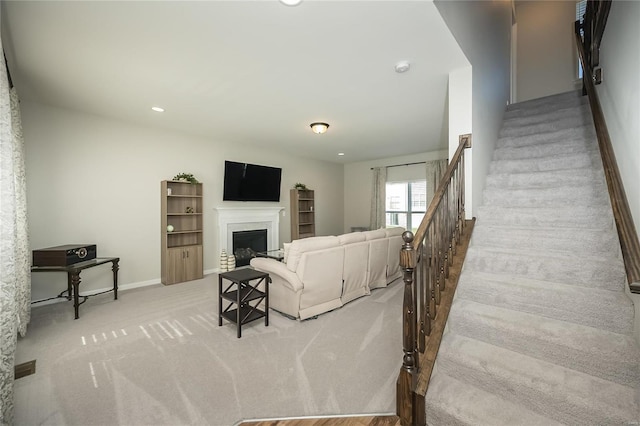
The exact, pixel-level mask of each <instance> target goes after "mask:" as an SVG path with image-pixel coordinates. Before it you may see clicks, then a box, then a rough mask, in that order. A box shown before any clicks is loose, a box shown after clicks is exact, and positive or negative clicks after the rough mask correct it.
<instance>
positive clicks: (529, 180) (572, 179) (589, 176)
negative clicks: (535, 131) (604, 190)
mask: <svg viewBox="0 0 640 426" xmlns="http://www.w3.org/2000/svg"><path fill="white" fill-rule="evenodd" d="M594 182H597V183H602V182H604V175H603V173H602V171H601V170H593V169H592V168H587V167H585V168H582V169H566V170H554V171H544V172H524V173H495V174H492V175H489V176H487V181H486V187H487V188H504V189H515V188H550V187H557V186H579V185H589V184H592V183H594Z"/></svg>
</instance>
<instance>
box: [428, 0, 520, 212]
mask: <svg viewBox="0 0 640 426" xmlns="http://www.w3.org/2000/svg"><path fill="white" fill-rule="evenodd" d="M434 3H435V5H436V7H437V8H438V11H439V12H440V14H441V15H442V17H443V18H444V20H445V22H446V23H447V26H448V27H449V29H450V30H451V32H452V33H453V35H454V37H455V38H456V41H457V42H458V44H459V45H460V47H461V48H462V51H463V52H464V54H465V56H466V57H467V59H468V60H469V62H470V63H471V66H472V72H473V82H472V91H473V113H472V115H473V127H472V133H473V148H472V150H473V155H472V159H471V161H472V168H473V176H472V182H473V183H472V185H473V186H472V187H473V193H472V199H471V203H470V202H469V200H468V199H467V204H466V207H467V209H470V213H471V214H473V212H475V211H476V210H477V208H478V207H479V206H480V205H481V204H482V190H483V189H484V184H485V180H486V175H487V172H488V170H489V163H490V162H491V159H492V158H493V150H494V147H495V144H496V141H497V139H498V132H499V131H500V127H501V126H502V118H503V116H504V111H505V107H506V105H507V101H508V100H509V86H510V51H511V42H510V39H511V8H512V5H511V1H509V0H503V1H435V2H434ZM452 114H454V112H453V111H450V112H449V115H450V119H451V115H452ZM451 137H453V135H451ZM468 211H469V210H468Z"/></svg>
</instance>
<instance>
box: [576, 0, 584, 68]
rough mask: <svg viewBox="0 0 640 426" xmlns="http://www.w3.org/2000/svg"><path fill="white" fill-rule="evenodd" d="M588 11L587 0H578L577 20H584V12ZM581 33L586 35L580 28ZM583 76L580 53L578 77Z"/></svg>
mask: <svg viewBox="0 0 640 426" xmlns="http://www.w3.org/2000/svg"><path fill="white" fill-rule="evenodd" d="M586 11H587V0H579V1H578V2H576V21H580V22H582V20H583V18H584V14H585V12H586ZM580 35H581V36H582V37H584V30H582V29H581V30H580ZM581 78H582V62H581V61H580V55H578V79H581Z"/></svg>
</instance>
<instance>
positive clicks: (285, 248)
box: [282, 243, 291, 263]
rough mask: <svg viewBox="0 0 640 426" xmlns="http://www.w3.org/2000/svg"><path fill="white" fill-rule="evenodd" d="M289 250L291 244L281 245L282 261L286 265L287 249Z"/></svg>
mask: <svg viewBox="0 0 640 426" xmlns="http://www.w3.org/2000/svg"><path fill="white" fill-rule="evenodd" d="M290 248H291V243H283V244H282V251H283V254H282V258H283V259H282V261H283V262H284V263H287V259H289V249H290Z"/></svg>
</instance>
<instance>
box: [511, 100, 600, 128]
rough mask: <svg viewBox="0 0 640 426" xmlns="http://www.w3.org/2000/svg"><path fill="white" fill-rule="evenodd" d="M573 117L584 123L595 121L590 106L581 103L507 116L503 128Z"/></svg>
mask: <svg viewBox="0 0 640 426" xmlns="http://www.w3.org/2000/svg"><path fill="white" fill-rule="evenodd" d="M572 117H573V118H575V119H576V120H578V121H580V122H584V123H588V122H593V116H592V114H591V110H590V109H589V106H588V105H587V104H580V105H577V106H569V107H567V108H558V109H548V110H546V111H542V112H539V113H537V114H528V115H522V116H516V117H508V116H507V117H505V120H504V123H503V124H502V128H503V129H510V128H513V127H519V126H528V125H531V124H540V123H546V122H549V121H553V120H558V119H563V118H572Z"/></svg>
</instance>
